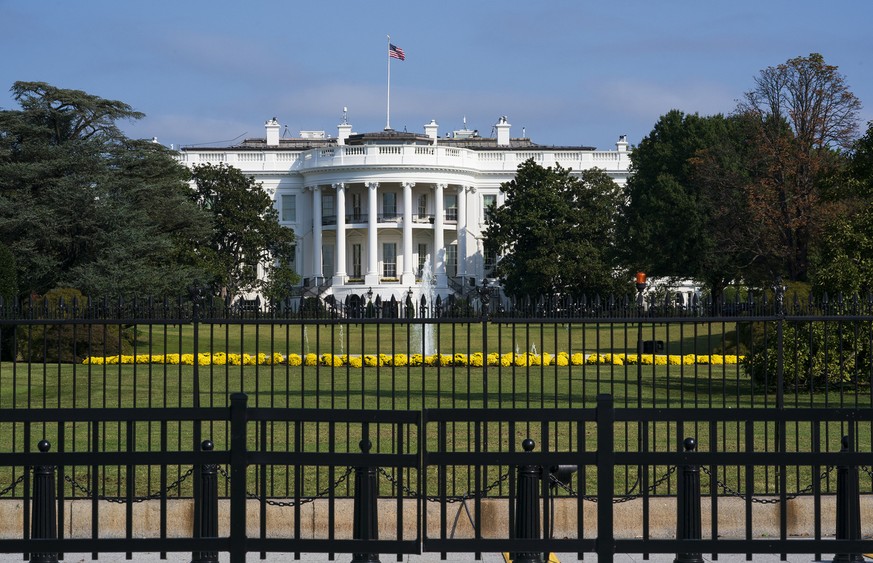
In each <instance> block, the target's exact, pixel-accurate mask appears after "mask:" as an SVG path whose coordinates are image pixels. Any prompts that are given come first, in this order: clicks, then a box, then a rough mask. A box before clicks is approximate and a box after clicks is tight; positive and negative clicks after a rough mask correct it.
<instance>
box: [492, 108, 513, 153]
mask: <svg viewBox="0 0 873 563" xmlns="http://www.w3.org/2000/svg"><path fill="white" fill-rule="evenodd" d="M509 127H510V125H509V122H507V121H506V116H505V115H503V116H501V117H500V119H498V120H497V125H495V126H494V128H495V129H497V146H498V147H508V146H509Z"/></svg>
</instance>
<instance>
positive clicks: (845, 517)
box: [834, 436, 864, 563]
mask: <svg viewBox="0 0 873 563" xmlns="http://www.w3.org/2000/svg"><path fill="white" fill-rule="evenodd" d="M842 445H843V447H842V448H840V452H851V451H852V446H851V444H850V443H849V437H848V436H843V441H842ZM837 539H838V540H860V539H861V496H860V488H859V485H858V467H857V466H855V465H838V466H837ZM834 561H835V562H839V563H848V562H852V563H854V562H856V561H857V562H858V563H860V562H861V561H864V557H863V556H862V555H861V554H860V553H837V554H835V555H834Z"/></svg>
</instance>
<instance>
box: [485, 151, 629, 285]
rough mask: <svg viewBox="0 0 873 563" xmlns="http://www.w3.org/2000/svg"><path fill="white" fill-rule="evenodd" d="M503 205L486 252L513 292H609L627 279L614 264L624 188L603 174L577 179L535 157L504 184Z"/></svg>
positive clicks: (491, 224)
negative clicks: (492, 254) (493, 254)
mask: <svg viewBox="0 0 873 563" xmlns="http://www.w3.org/2000/svg"><path fill="white" fill-rule="evenodd" d="M500 189H501V191H502V192H503V193H504V194H506V199H505V204H504V205H503V206H501V207H498V208H495V209H494V210H493V212H492V213H490V214H489V215H488V219H487V228H486V231H485V239H486V249H487V251H489V252H496V253H497V254H498V255H499V256H501V258H500V260H499V262H498V264H497V268H496V272H497V275H498V276H499V277H500V278H501V280H502V282H503V284H504V289H505V290H506V292H507V293H509V294H510V295H516V296H521V295H543V294H554V293H571V294H586V293H587V294H593V293H612V292H616V291H623V290H624V289H626V288H627V284H626V282H625V283H623V282H622V281H621V280H624V279H626V278H627V276H623V275H621V274H619V273H617V272H616V269H615V265H614V263H613V260H612V252H613V249H614V243H615V220H616V214H617V211H618V208H619V204H620V202H621V199H622V194H621V190H620V188H619V187H618V186H617V185H616V184H615V182H613V181H612V180H611V179H610V178H609V177H608V176H607V175H606V174H605V173H604V172H602V171H600V170H597V169H592V170H586V171H583V172H582V173H581V175H580V176H579V177H575V176H573V175H571V173H570V170H568V169H565V168H561V167H560V166H557V167H555V168H551V167H549V168H543V167H542V166H539V165H538V164H536V163H535V162H534V161H533V160H532V159H531V160H527V161H525V162H523V163H522V164H521V165H520V166H519V167H518V173H517V174H516V176H515V179H513V180H512V181H510V182H506V183H504V184H503V185H502V186H501V188H500Z"/></svg>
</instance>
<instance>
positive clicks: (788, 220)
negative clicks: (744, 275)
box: [738, 53, 861, 281]
mask: <svg viewBox="0 0 873 563" xmlns="http://www.w3.org/2000/svg"><path fill="white" fill-rule="evenodd" d="M860 108H861V102H860V101H859V100H858V98H857V97H855V95H854V94H853V93H852V92H851V91H850V90H849V86H848V84H847V83H846V80H845V78H844V76H843V75H842V74H840V73H839V71H838V69H837V67H836V66H833V65H828V64H826V63H825V61H824V58H823V57H822V56H821V55H819V54H817V53H813V54H811V55H809V56H808V57H797V58H794V59H791V60H789V61H787V62H785V63H783V64H780V65H778V66H775V67H768V68H766V69H764V70H762V71H761V73H760V75H759V76H758V77H756V78H755V86H754V88H752V90H750V91H749V92H747V93H746V94H745V97H744V100H743V101H742V102H741V103H740V104H739V107H738V112H739V113H742V114H744V115H746V116H747V117H749V118H751V119H752V120H753V122H755V123H756V124H757V126H756V128H755V130H754V132H753V135H754V137H753V138H752V139H751V141H752V142H753V144H754V145H755V146H756V147H757V160H758V162H757V166H756V167H757V169H758V172H759V175H757V176H756V177H755V178H754V179H753V180H752V181H751V182H750V183H749V184H748V185H747V186H746V194H747V202H748V213H749V219H750V220H751V221H754V222H755V224H756V225H757V226H758V229H757V233H758V238H757V240H750V241H749V248H750V249H753V250H754V252H755V253H756V254H757V256H756V263H757V266H758V268H759V271H760V272H761V274H764V273H765V272H768V271H769V273H770V274H771V275H773V276H774V277H775V276H776V275H785V276H787V278H788V279H791V280H801V281H805V280H806V279H807V276H808V273H809V259H810V252H811V249H812V244H813V242H814V241H815V240H816V237H818V236H819V234H820V233H821V232H822V229H823V227H824V226H825V225H826V224H827V223H828V221H830V220H831V218H832V217H834V216H835V215H836V214H837V213H839V211H840V208H841V205H842V203H841V202H840V201H839V198H836V197H832V195H831V194H830V187H831V183H832V179H834V178H835V177H836V175H837V174H838V172H839V170H840V167H841V166H842V164H843V163H844V162H845V160H844V158H843V157H842V155H841V153H840V151H842V150H844V149H848V148H849V147H850V146H851V144H852V142H853V140H854V139H855V135H856V133H857V127H858V121H857V119H858V112H859V110H860Z"/></svg>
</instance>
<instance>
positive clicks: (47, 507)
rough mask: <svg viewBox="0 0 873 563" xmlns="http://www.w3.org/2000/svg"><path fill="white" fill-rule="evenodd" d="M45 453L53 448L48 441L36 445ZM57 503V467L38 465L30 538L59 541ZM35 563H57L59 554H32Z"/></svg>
mask: <svg viewBox="0 0 873 563" xmlns="http://www.w3.org/2000/svg"><path fill="white" fill-rule="evenodd" d="M36 447H37V448H39V451H41V452H43V453H45V452H47V451H49V449H50V448H51V447H52V446H51V444H49V443H48V441H47V440H40V441H39V443H38V444H37V445H36ZM57 510H58V508H57V502H56V501H55V466H54V465H37V466H34V468H33V513H32V514H31V521H30V537H31V538H33V539H51V540H54V539H57V538H58V516H57V514H58V513H57ZM30 560H31V562H33V563H57V561H58V554H57V553H31V554H30Z"/></svg>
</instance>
